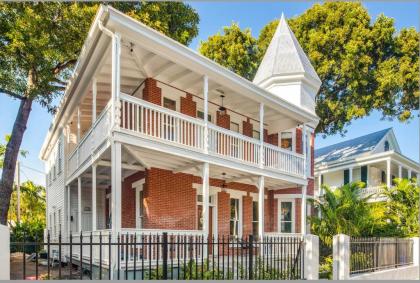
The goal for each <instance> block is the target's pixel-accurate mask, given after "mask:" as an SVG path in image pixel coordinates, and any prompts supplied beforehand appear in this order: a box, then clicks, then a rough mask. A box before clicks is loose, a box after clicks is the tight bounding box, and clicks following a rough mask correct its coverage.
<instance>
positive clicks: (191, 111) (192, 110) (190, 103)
mask: <svg viewBox="0 0 420 283" xmlns="http://www.w3.org/2000/svg"><path fill="white" fill-rule="evenodd" d="M181 113H183V114H185V115H188V116H191V117H196V116H197V103H196V102H195V101H194V100H193V96H192V94H190V93H187V95H186V97H181Z"/></svg>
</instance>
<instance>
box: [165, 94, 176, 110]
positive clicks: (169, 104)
mask: <svg viewBox="0 0 420 283" xmlns="http://www.w3.org/2000/svg"><path fill="white" fill-rule="evenodd" d="M163 107H165V108H168V109H171V110H174V111H176V101H175V100H172V99H169V98H167V97H164V98H163Z"/></svg>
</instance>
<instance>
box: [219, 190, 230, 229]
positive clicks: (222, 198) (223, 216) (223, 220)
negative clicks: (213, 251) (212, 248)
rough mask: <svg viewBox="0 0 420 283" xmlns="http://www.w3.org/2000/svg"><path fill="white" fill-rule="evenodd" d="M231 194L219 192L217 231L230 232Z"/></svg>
mask: <svg viewBox="0 0 420 283" xmlns="http://www.w3.org/2000/svg"><path fill="white" fill-rule="evenodd" d="M229 222H230V195H229V194H228V193H227V192H223V191H222V192H218V193H217V223H218V225H217V227H218V230H217V233H218V234H219V235H229V234H230V223H229Z"/></svg>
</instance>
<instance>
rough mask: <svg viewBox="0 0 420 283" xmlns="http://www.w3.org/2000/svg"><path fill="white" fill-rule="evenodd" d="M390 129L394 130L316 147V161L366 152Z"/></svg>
mask: <svg viewBox="0 0 420 283" xmlns="http://www.w3.org/2000/svg"><path fill="white" fill-rule="evenodd" d="M390 131H392V128H388V129H384V130H381V131H378V132H374V133H371V134H368V135H365V136H361V137H358V138H354V139H351V140H347V141H343V142H340V143H336V144H333V145H330V146H326V147H323V148H319V149H316V150H315V163H324V162H332V161H339V160H344V159H347V158H349V157H352V158H355V157H356V156H359V155H362V154H366V153H368V152H370V151H372V150H373V149H375V147H376V145H377V144H378V143H379V142H380V141H381V140H382V139H383V138H384V136H386V135H387V134H388V133H389V132H390Z"/></svg>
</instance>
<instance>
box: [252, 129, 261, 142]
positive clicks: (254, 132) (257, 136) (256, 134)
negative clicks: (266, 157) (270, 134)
mask: <svg viewBox="0 0 420 283" xmlns="http://www.w3.org/2000/svg"><path fill="white" fill-rule="evenodd" d="M252 137H253V138H254V139H257V140H259V139H260V132H259V131H256V130H253V131H252Z"/></svg>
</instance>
